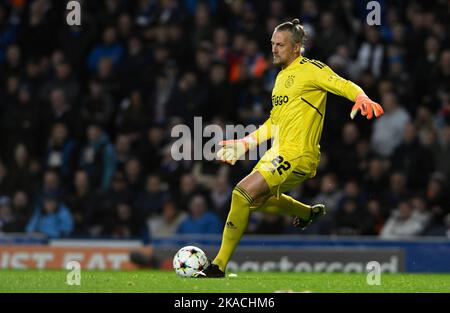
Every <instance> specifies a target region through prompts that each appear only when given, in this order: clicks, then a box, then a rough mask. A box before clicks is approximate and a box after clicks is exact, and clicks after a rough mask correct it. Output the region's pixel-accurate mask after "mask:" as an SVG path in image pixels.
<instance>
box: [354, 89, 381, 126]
mask: <svg viewBox="0 0 450 313" xmlns="http://www.w3.org/2000/svg"><path fill="white" fill-rule="evenodd" d="M358 111H361V115H362V116H366V117H367V119H368V120H370V119H371V118H372V117H373V114H374V113H375V117H380V116H381V115H383V114H384V111H383V108H382V107H381V105H379V104H378V103H376V102H374V101H372V100H370V99H369V97H367V96H366V95H365V94H364V93H360V94H358V95H357V96H356V100H355V104H354V105H353V107H352V111H351V113H350V117H351V119H354V118H355V116H356V114H357V113H358Z"/></svg>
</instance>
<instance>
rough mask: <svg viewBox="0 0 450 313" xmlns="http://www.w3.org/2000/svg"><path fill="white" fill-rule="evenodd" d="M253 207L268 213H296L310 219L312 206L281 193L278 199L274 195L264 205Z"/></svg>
mask: <svg viewBox="0 0 450 313" xmlns="http://www.w3.org/2000/svg"><path fill="white" fill-rule="evenodd" d="M252 209H254V210H256V211H262V212H268V213H282V214H288V215H295V216H298V217H300V218H302V219H305V220H307V219H309V216H310V214H311V206H309V205H306V204H304V203H301V202H300V201H297V200H295V199H294V198H292V197H290V196H288V195H285V194H281V195H280V197H279V198H278V199H277V198H276V197H275V196H272V197H270V198H269V199H268V200H267V201H266V202H265V203H264V204H263V205H262V206H260V207H255V208H253V207H252Z"/></svg>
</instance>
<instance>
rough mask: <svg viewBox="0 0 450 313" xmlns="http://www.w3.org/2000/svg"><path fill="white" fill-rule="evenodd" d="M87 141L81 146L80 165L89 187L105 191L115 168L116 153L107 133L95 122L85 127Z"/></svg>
mask: <svg viewBox="0 0 450 313" xmlns="http://www.w3.org/2000/svg"><path fill="white" fill-rule="evenodd" d="M86 135H87V141H86V143H85V145H84V146H83V148H82V150H81V151H82V154H81V158H80V166H81V168H83V169H84V170H85V171H86V172H87V173H88V176H89V181H90V183H91V187H92V188H94V189H95V190H102V191H107V190H108V188H109V186H110V184H111V180H112V178H113V175H114V171H115V168H116V155H115V151H114V148H113V145H112V144H111V142H110V141H109V138H108V135H107V134H106V133H105V132H104V131H103V129H102V128H101V127H100V126H99V125H97V124H91V125H89V126H88V128H87V129H86Z"/></svg>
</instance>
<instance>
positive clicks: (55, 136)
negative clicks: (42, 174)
mask: <svg viewBox="0 0 450 313" xmlns="http://www.w3.org/2000/svg"><path fill="white" fill-rule="evenodd" d="M75 148H76V147H75V141H74V140H72V139H70V138H69V137H68V130H67V127H66V125H64V124H61V123H57V124H55V125H54V126H53V128H52V132H51V135H50V138H49V141H48V145H47V153H46V156H45V160H44V162H43V166H44V169H53V170H56V171H58V173H59V174H60V177H61V178H62V179H63V180H65V181H66V182H67V181H68V180H69V179H70V178H71V175H72V171H73V169H74V168H75V166H76V164H77V163H76V157H77V156H76V155H75Z"/></svg>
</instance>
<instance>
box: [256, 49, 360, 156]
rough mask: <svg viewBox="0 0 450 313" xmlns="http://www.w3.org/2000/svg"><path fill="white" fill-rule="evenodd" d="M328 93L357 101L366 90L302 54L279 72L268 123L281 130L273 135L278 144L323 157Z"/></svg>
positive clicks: (275, 144) (299, 152)
mask: <svg viewBox="0 0 450 313" xmlns="http://www.w3.org/2000/svg"><path fill="white" fill-rule="evenodd" d="M327 92H332V93H334V94H336V95H339V96H343V97H345V98H347V99H349V100H350V101H352V102H353V101H354V100H355V98H356V96H357V95H358V94H359V93H360V92H363V91H362V89H361V88H360V87H359V86H357V85H356V84H354V83H353V82H351V81H349V80H346V79H343V78H342V77H340V76H339V75H337V74H336V73H334V72H333V70H331V69H330V68H329V67H328V66H327V65H325V64H324V63H322V62H320V61H316V60H310V59H307V58H305V57H302V56H299V57H298V58H297V59H295V60H294V61H293V62H292V63H291V64H289V66H287V67H286V68H284V69H282V70H281V71H280V72H279V73H278V75H277V78H276V80H275V85H274V88H273V91H272V105H273V108H272V110H271V112H270V118H269V119H268V120H267V122H266V123H265V125H266V126H269V125H270V124H272V125H273V126H275V129H276V130H277V132H276V133H275V134H272V135H273V136H274V137H275V138H274V146H278V147H283V148H285V149H286V148H287V149H293V150H295V153H296V154H297V155H298V156H303V155H304V156H310V157H313V158H317V159H319V156H320V152H319V150H320V145H319V141H320V137H321V134H322V129H323V122H324V118H325V104H326V100H327Z"/></svg>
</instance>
